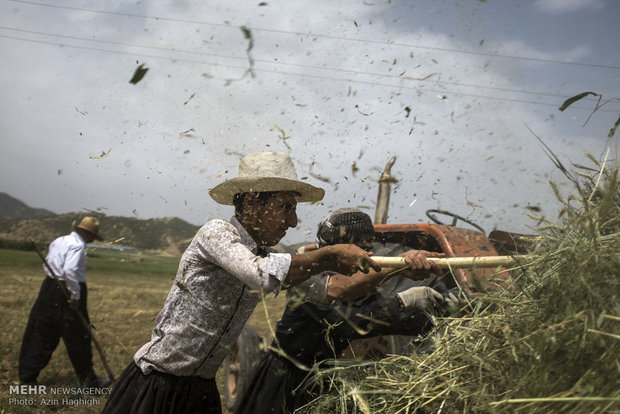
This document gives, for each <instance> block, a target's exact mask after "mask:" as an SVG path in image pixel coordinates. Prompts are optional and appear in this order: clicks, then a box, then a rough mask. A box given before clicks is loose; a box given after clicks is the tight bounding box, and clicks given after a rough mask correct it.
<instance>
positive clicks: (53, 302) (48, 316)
mask: <svg viewBox="0 0 620 414" xmlns="http://www.w3.org/2000/svg"><path fill="white" fill-rule="evenodd" d="M86 295H87V289H86V284H85V283H80V305H79V311H80V312H81V313H82V315H84V317H85V318H86V321H87V322H88V323H90V320H89V318H88V312H87V310H86ZM60 338H62V340H63V341H64V343H65V346H66V348H67V353H68V354H69V359H70V360H71V364H72V365H73V369H74V370H75V373H76V375H77V377H78V380H79V381H80V382H83V381H84V380H85V379H87V378H89V377H92V376H94V375H95V374H94V372H93V353H92V349H91V343H90V342H91V341H90V334H89V332H88V330H87V329H86V327H85V326H84V324H83V323H82V321H81V320H80V318H79V316H78V315H77V314H76V312H75V311H73V310H72V309H71V308H69V305H68V303H67V298H66V297H65V295H64V293H63V292H62V290H61V289H60V287H59V286H58V283H57V282H56V281H55V280H54V279H52V278H50V277H46V278H45V280H44V281H43V284H42V285H41V290H40V291H39V296H38V297H37V300H36V301H35V302H34V305H33V306H32V310H31V311H30V317H29V318H28V324H27V325H26V331H25V332H24V339H23V341H22V346H21V349H20V352H19V381H20V382H21V383H24V384H26V383H34V382H36V381H37V378H38V376H39V373H40V372H41V370H42V369H43V368H45V366H46V365H47V364H48V362H49V360H50V358H51V357H52V353H53V352H54V350H55V349H56V347H57V346H58V343H59V341H60Z"/></svg>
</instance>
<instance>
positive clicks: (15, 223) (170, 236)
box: [0, 213, 200, 254]
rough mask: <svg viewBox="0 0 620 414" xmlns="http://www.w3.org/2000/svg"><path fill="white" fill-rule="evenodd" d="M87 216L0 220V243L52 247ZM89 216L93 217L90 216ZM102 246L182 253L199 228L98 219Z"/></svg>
mask: <svg viewBox="0 0 620 414" xmlns="http://www.w3.org/2000/svg"><path fill="white" fill-rule="evenodd" d="M85 215H87V214H86V213H68V214H61V215H56V216H52V217H45V218H41V219H12V220H0V239H4V240H14V241H21V240H30V239H32V240H35V241H37V242H43V243H49V242H51V241H52V240H54V239H55V238H56V237H59V236H62V235H65V234H68V233H70V232H71V230H72V229H73V226H75V225H76V224H77V223H79V222H80V220H81V219H82V217H84V216H85ZM88 215H93V214H92V213H88ZM98 218H99V219H100V220H101V234H102V235H103V237H104V239H105V240H104V241H103V242H96V243H106V244H108V243H109V244H111V245H113V246H132V247H135V248H137V249H140V250H160V251H162V250H165V251H169V252H170V253H173V254H177V253H179V252H182V251H183V250H184V249H185V248H186V247H187V245H188V244H189V242H190V241H191V239H192V238H193V237H194V235H195V234H196V232H197V231H198V229H199V228H200V227H199V226H195V225H193V224H190V223H188V222H186V221H184V220H181V219H179V218H175V217H173V218H169V217H167V218H156V219H149V220H140V219H137V218H133V217H118V216H99V217H98Z"/></svg>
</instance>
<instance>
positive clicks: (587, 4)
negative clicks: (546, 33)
mask: <svg viewBox="0 0 620 414" xmlns="http://www.w3.org/2000/svg"><path fill="white" fill-rule="evenodd" d="M534 6H535V7H536V8H538V9H539V10H542V11H544V12H546V13H549V14H553V15H558V14H564V13H573V12H576V11H580V10H586V9H591V10H600V9H602V8H603V6H604V2H603V0H536V3H534Z"/></svg>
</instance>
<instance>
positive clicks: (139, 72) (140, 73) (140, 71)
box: [129, 63, 149, 85]
mask: <svg viewBox="0 0 620 414" xmlns="http://www.w3.org/2000/svg"><path fill="white" fill-rule="evenodd" d="M148 70H149V68H145V67H144V63H142V64H140V66H138V67H137V68H136V71H135V72H134V73H133V76H132V78H131V80H130V81H129V83H131V84H134V85H135V84H136V83H138V82H140V81H141V80H142V78H143V77H144V75H146V72H147V71H148Z"/></svg>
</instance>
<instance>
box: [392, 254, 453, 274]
mask: <svg viewBox="0 0 620 414" xmlns="http://www.w3.org/2000/svg"><path fill="white" fill-rule="evenodd" d="M400 256H401V257H404V258H405V262H407V264H408V265H409V268H408V269H406V270H403V271H402V272H401V274H402V275H403V276H406V277H408V278H409V279H412V280H424V279H426V278H427V277H429V276H430V275H431V273H434V274H436V275H440V274H441V269H440V268H439V266H437V264H435V263H434V262H433V261H432V260H427V259H429V258H433V257H445V256H446V255H445V253H436V252H428V251H426V250H409V251H408V252H406V253H403V254H401V255H400Z"/></svg>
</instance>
